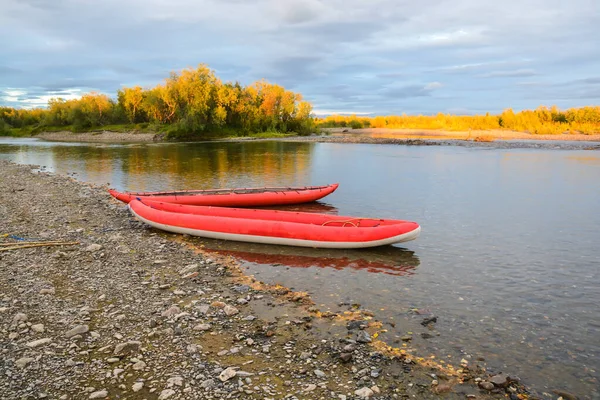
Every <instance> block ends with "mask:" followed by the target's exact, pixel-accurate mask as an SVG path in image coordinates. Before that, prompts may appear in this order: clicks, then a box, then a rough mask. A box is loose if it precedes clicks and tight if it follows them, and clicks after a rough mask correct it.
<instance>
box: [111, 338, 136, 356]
mask: <svg viewBox="0 0 600 400" xmlns="http://www.w3.org/2000/svg"><path fill="white" fill-rule="evenodd" d="M141 344H142V343H141V342H137V341H130V342H127V343H119V344H117V345H116V346H115V351H114V354H115V355H119V354H122V355H127V354H131V353H133V352H135V351H138V350H139V348H140V346H141Z"/></svg>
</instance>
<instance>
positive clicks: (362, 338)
mask: <svg viewBox="0 0 600 400" xmlns="http://www.w3.org/2000/svg"><path fill="white" fill-rule="evenodd" d="M356 341H357V342H358V343H371V341H372V339H371V335H369V332H367V331H359V332H358V334H357V335H356Z"/></svg>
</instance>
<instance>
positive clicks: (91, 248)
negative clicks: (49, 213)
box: [85, 243, 102, 398]
mask: <svg viewBox="0 0 600 400" xmlns="http://www.w3.org/2000/svg"><path fill="white" fill-rule="evenodd" d="M99 250H102V245H100V244H97V243H93V244H90V245H89V246H88V247H86V248H85V251H89V252H90V253H95V252H97V251H99ZM90 398H91V397H90Z"/></svg>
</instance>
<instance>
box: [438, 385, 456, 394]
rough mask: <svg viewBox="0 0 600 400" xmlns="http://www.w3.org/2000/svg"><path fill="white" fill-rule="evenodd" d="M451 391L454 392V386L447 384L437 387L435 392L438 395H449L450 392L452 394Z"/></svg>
mask: <svg viewBox="0 0 600 400" xmlns="http://www.w3.org/2000/svg"><path fill="white" fill-rule="evenodd" d="M451 391H452V386H450V385H447V384H445V383H444V384H442V385H439V386H437V387H436V388H435V392H436V393H448V392H451Z"/></svg>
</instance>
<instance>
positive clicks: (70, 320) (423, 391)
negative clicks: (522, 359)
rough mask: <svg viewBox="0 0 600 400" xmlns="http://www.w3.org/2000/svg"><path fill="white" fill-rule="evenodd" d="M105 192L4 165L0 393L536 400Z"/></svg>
mask: <svg viewBox="0 0 600 400" xmlns="http://www.w3.org/2000/svg"><path fill="white" fill-rule="evenodd" d="M106 189H107V188H106V187H94V186H90V185H88V184H86V183H81V182H78V181H76V180H74V179H72V178H70V177H66V176H60V175H54V174H50V173H47V172H43V171H39V170H37V169H35V167H33V166H23V165H15V164H12V163H8V162H5V161H0V235H1V237H0V244H1V245H2V246H0V355H1V356H0V398H2V399H41V398H48V399H117V398H122V399H161V400H163V399H229V398H238V399H247V398H248V399H254V398H256V399H281V398H288V399H359V398H381V399H396V398H398V399H407V398H415V399H437V398H444V399H465V398H473V399H492V398H493V399H500V398H502V399H506V398H510V399H526V398H533V397H528V395H527V394H526V391H525V389H524V388H523V387H522V386H521V385H520V383H519V382H518V380H517V379H515V378H511V377H510V376H508V375H505V374H501V373H491V372H490V371H486V370H485V368H484V363H483V362H480V361H478V360H475V359H468V360H456V363H457V365H454V367H450V366H448V365H446V364H444V367H441V366H440V365H438V364H436V363H434V362H433V361H432V360H429V361H427V360H425V359H422V358H420V357H419V356H420V355H419V353H418V349H411V348H410V346H408V347H404V348H402V349H392V348H389V347H387V346H386V345H385V344H384V343H383V342H381V341H379V340H378V339H377V337H378V335H384V332H385V331H384V330H383V329H382V328H381V324H380V323H378V322H377V316H376V314H373V313H372V312H369V311H368V310H360V309H359V310H352V309H351V308H349V311H348V313H347V314H345V315H335V314H334V315H327V314H321V313H320V312H319V310H318V309H317V308H316V307H315V306H314V304H312V302H311V300H310V298H309V297H308V296H307V295H306V294H304V293H294V292H291V291H290V290H289V289H286V288H283V287H271V286H268V285H266V284H262V283H261V282H257V281H256V280H254V279H253V278H252V277H247V276H244V275H243V274H242V273H241V272H240V270H239V268H238V266H237V265H236V264H235V263H234V262H232V260H229V259H217V258H214V257H212V256H209V255H207V254H205V253H203V252H202V251H201V250H200V249H199V248H195V247H194V246H193V240H191V239H190V238H185V237H183V236H181V235H172V234H166V233H163V232H159V231H156V230H153V229H150V228H148V227H147V226H145V225H144V224H142V223H139V222H137V221H135V220H134V219H132V218H131V216H130V214H129V212H128V210H127V208H126V207H125V206H124V205H123V204H121V203H118V202H116V201H115V200H113V199H112V198H111V197H110V196H109V195H108V193H107V191H106ZM48 241H54V242H61V243H69V244H67V245H56V246H48V245H47V242H48ZM33 243H40V244H41V246H39V247H24V245H26V244H29V245H30V246H33ZM15 247H19V248H15ZM344 319H345V320H347V321H344ZM333 320H335V321H338V322H340V321H343V322H344V324H343V325H342V326H343V332H341V333H340V332H339V330H338V331H336V330H335V329H332V324H331V322H332V321H333ZM435 322H436V321H435V320H433V319H431V320H430V321H424V323H425V324H435ZM338 325H339V324H338ZM506 372H507V373H508V372H509V371H506Z"/></svg>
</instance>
